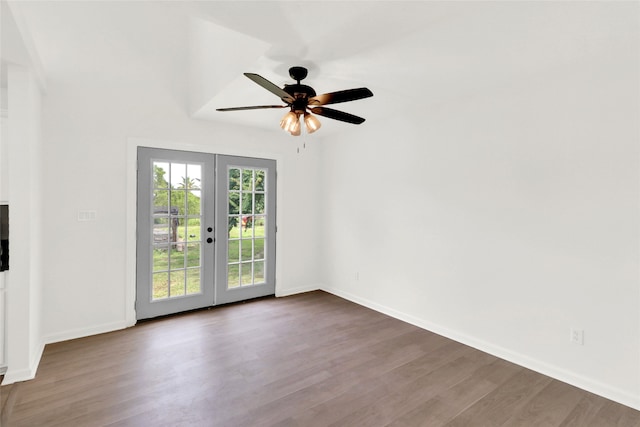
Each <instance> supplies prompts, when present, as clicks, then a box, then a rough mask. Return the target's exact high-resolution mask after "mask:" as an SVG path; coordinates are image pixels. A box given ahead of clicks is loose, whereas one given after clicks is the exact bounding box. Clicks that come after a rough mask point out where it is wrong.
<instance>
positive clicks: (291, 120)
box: [280, 111, 300, 132]
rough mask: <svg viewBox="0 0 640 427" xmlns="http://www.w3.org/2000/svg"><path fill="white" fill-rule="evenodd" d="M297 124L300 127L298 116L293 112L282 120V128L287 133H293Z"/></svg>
mask: <svg viewBox="0 0 640 427" xmlns="http://www.w3.org/2000/svg"><path fill="white" fill-rule="evenodd" d="M296 123H297V124H298V127H300V121H299V119H298V115H297V114H296V113H294V112H293V111H289V112H288V113H287V114H285V115H284V116H283V117H282V120H280V127H281V128H282V129H284V130H285V131H287V132H291V131H292V130H293V127H294V126H295V124H296Z"/></svg>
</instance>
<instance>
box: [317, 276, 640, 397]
mask: <svg viewBox="0 0 640 427" xmlns="http://www.w3.org/2000/svg"><path fill="white" fill-rule="evenodd" d="M320 289H321V290H323V291H325V292H329V293H331V294H334V295H336V296H339V297H340V298H344V299H346V300H349V301H351V302H354V303H356V304H359V305H362V306H364V307H367V308H370V309H372V310H375V311H377V312H380V313H383V314H386V315H388V316H391V317H394V318H396V319H398V320H402V321H404V322H407V323H410V324H412V325H414V326H417V327H419V328H422V329H426V330H428V331H431V332H434V333H436V334H438V335H442V336H444V337H447V338H449V339H452V340H454V341H457V342H459V343H462V344H465V345H468V346H470V347H473V348H476V349H478V350H480V351H483V352H485V353H489V354H491V355H493V356H496V357H499V358H501V359H504V360H507V361H509V362H512V363H515V364H517V365H520V366H523V367H525V368H527V369H531V370H533V371H536V372H539V373H541V374H543V375H547V376H549V377H551V378H555V379H557V380H559V381H562V382H565V383H567V384H571V385H573V386H575V387H578V388H581V389H583V390H586V391H588V392H591V393H594V394H597V395H599V396H602V397H604V398H606V399H610V400H613V401H615V402H618V403H621V404H623V405H625V406H629V407H631V408H633V409H636V410H640V395H634V394H633V393H630V392H627V391H625V390H620V389H618V388H615V387H611V386H609V385H607V384H603V383H601V382H599V381H595V380H593V379H590V378H587V377H584V376H582V375H577V374H575V373H573V372H571V371H567V370H566V369H562V368H560V367H558V366H554V365H550V364H548V363H545V362H542V361H540V360H537V359H532V358H530V357H528V356H526V355H524V354H520V353H517V352H514V351H512V350H509V349H506V348H504V347H500V346H497V345H494V344H491V343H489V342H486V341H483V340H478V339H476V338H474V337H472V336H469V335H465V334H462V333H459V332H457V331H455V330H452V329H449V328H446V327H443V326H441V325H438V324H434V323H431V322H429V321H426V320H424V319H420V318H417V317H415V316H411V315H408V314H406V313H403V312H401V311H398V310H395V309H393V308H390V307H387V306H384V305H381V304H378V303H375V302H373V301H370V300H368V299H366V298H361V297H359V296H357V295H353V294H351V293H349V292H344V291H341V290H339V289H336V288H332V287H326V286H325V287H321V288H320Z"/></svg>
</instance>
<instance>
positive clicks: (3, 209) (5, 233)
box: [0, 205, 9, 271]
mask: <svg viewBox="0 0 640 427" xmlns="http://www.w3.org/2000/svg"><path fill="white" fill-rule="evenodd" d="M8 269H9V205H0V271H5V270H8Z"/></svg>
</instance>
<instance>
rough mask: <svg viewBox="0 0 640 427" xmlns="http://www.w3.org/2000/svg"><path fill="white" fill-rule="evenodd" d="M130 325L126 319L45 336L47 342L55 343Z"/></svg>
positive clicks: (116, 329)
mask: <svg viewBox="0 0 640 427" xmlns="http://www.w3.org/2000/svg"><path fill="white" fill-rule="evenodd" d="M127 327H129V325H128V323H127V321H126V320H122V321H119V322H111V323H104V324H102V325H96V326H90V327H88V328H78V329H70V330H68V331H63V332H58V333H55V334H50V335H47V336H45V337H44V342H45V344H53V343H56V342H61V341H69V340H74V339H77V338H84V337H89V336H91V335H98V334H104V333H107V332H113V331H118V330H120V329H125V328H127Z"/></svg>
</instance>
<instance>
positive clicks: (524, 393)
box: [2, 292, 640, 427]
mask: <svg viewBox="0 0 640 427" xmlns="http://www.w3.org/2000/svg"><path fill="white" fill-rule="evenodd" d="M16 386H18V388H17V389H15V387H16ZM13 388H14V390H15V391H16V393H14V396H15V402H12V405H11V406H12V410H11V411H10V413H9V415H8V416H5V418H7V420H5V421H8V422H5V424H3V426H9V427H20V426H29V427H41V426H74V427H79V426H91V427H93V426H136V427H146V426H154V427H156V426H172V427H173V426H234V427H235V426H281V427H284V426H305V427H306V426H386V425H390V426H430V427H431V426H579V427H583V426H595V427H606V426H640V412H638V411H635V410H633V409H631V408H628V407H625V406H623V405H620V404H617V403H614V402H611V401H609V400H606V399H603V398H601V397H598V396H595V395H593V394H591V393H588V392H585V391H582V390H579V389H577V388H575V387H572V386H570V385H567V384H564V383H562V382H559V381H556V380H553V379H551V378H549V377H546V376H544V375H540V374H537V373H535V372H533V371H530V370H528V369H525V368H522V367H519V366H517V365H514V364H512V363H509V362H506V361H504V360H501V359H498V358H496V357H493V356H490V355H488V354H486V353H483V352H480V351H478V350H475V349H472V348H470V347H467V346H464V345H462V344H459V343H456V342H454V341H451V340H449V339H446V338H443V337H441V336H439V335H436V334H433V333H430V332H428V331H425V330H422V329H419V328H417V327H414V326H412V325H409V324H407V323H404V322H401V321H399V320H396V319H393V318H390V317H387V316H385V315H383V314H380V313H376V312H374V311H371V310H369V309H367V308H364V307H360V306H358V305H356V304H353V303H350V302H348V301H345V300H342V299H340V298H338V297H335V296H333V295H329V294H326V293H323V292H310V293H306V294H301V295H295V296H291V297H287V298H278V299H276V298H268V299H262V300H256V301H250V302H247V303H244V304H235V305H230V306H223V307H218V308H214V309H211V310H204V311H198V312H193V313H187V314H183V315H179V316H174V317H169V318H164V319H160V320H154V321H150V322H145V323H141V324H139V325H138V326H136V327H134V328H130V329H128V330H124V331H118V332H113V333H109V334H103V335H98V336H94V337H88V338H83V339H79V340H73V341H67V342H63V343H57V344H52V345H48V346H47V347H46V349H45V352H44V355H43V358H42V362H41V364H40V368H39V370H38V374H37V376H36V378H35V379H34V380H32V381H27V382H24V383H20V384H17V385H14V386H13ZM7 389H8V387H7V386H5V387H2V391H3V393H4V392H5V391H6V390H7ZM5 414H7V411H5Z"/></svg>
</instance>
